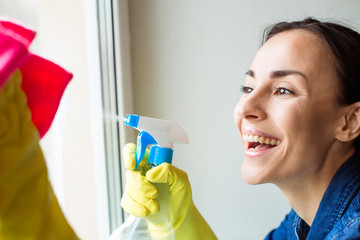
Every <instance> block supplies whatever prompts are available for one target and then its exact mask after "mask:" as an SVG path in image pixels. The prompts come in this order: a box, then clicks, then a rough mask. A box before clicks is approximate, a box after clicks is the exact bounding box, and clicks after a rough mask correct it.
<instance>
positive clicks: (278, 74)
mask: <svg viewBox="0 0 360 240" xmlns="http://www.w3.org/2000/svg"><path fill="white" fill-rule="evenodd" d="M294 74H295V75H300V76H301V77H303V78H304V79H305V80H307V77H306V76H305V74H303V73H302V72H299V71H296V70H274V71H271V72H270V75H269V77H270V78H281V77H285V76H288V75H294ZM245 75H247V76H249V77H252V78H255V72H254V71H253V70H251V69H249V70H248V71H247V72H246V73H245Z"/></svg>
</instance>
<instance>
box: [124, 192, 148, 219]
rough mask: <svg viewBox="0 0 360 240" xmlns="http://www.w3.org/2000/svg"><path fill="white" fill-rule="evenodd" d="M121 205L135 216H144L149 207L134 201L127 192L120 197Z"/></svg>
mask: <svg viewBox="0 0 360 240" xmlns="http://www.w3.org/2000/svg"><path fill="white" fill-rule="evenodd" d="M121 207H122V208H123V209H124V210H125V211H126V212H128V213H129V214H131V215H133V216H135V217H146V216H148V215H149V213H150V211H149V209H147V208H146V207H144V206H143V205H141V204H139V203H138V202H136V201H135V200H134V199H132V198H131V197H130V196H129V195H128V194H127V193H125V194H124V196H123V197H122V199H121Z"/></svg>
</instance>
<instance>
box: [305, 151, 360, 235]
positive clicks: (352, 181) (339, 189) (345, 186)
mask: <svg viewBox="0 0 360 240" xmlns="http://www.w3.org/2000/svg"><path fill="white" fill-rule="evenodd" d="M359 185H360V159H359V156H358V154H355V155H353V156H352V157H350V158H349V159H348V160H347V161H346V162H345V163H344V164H343V165H342V166H341V167H340V168H339V169H338V171H337V172H336V174H335V176H334V178H333V179H332V181H331V182H330V184H329V187H328V188H327V190H326V192H325V194H324V196H323V198H322V200H321V202H320V206H319V209H318V211H317V213H316V215H315V219H314V221H313V224H312V226H311V228H310V231H309V234H308V239H324V238H325V236H326V235H327V234H328V233H329V232H330V231H331V230H332V229H333V227H334V226H335V224H336V223H337V222H338V221H339V220H340V218H341V217H342V216H343V214H344V213H345V212H346V210H347V208H348V206H349V204H350V203H351V200H352V199H353V198H354V197H355V196H356V194H357V192H358V190H359ZM319 230H321V231H319Z"/></svg>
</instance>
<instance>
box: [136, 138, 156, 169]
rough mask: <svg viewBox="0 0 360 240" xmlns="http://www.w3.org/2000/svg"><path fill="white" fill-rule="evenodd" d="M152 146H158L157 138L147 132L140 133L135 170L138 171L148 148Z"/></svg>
mask: <svg viewBox="0 0 360 240" xmlns="http://www.w3.org/2000/svg"><path fill="white" fill-rule="evenodd" d="M151 144H157V141H156V140H155V138H154V137H153V136H151V135H150V134H149V133H147V132H145V131H142V132H140V133H139V135H138V138H137V148H136V166H135V169H137V167H138V166H139V164H140V162H141V161H142V159H143V158H144V155H145V151H146V148H147V146H148V145H151Z"/></svg>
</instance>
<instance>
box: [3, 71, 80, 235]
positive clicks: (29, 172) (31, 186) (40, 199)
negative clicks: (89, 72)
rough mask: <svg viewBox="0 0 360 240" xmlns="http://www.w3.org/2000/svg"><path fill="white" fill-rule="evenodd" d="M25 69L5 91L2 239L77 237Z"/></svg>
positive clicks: (15, 76)
mask: <svg viewBox="0 0 360 240" xmlns="http://www.w3.org/2000/svg"><path fill="white" fill-rule="evenodd" d="M20 85H21V73H20V71H15V72H14V73H13V74H12V75H11V76H10V78H9V79H8V81H7V82H6V83H5V85H4V86H3V87H2V88H1V89H0V239H2V240H22V239H26V240H34V239H41V240H47V239H54V240H55V239H59V240H60V239H61V240H65V239H66V240H67V239H78V238H77V237H76V235H75V233H74V231H73V230H72V229H71V227H70V226H69V224H68V222H67V221H66V219H65V217H64V215H63V213H62V211H61V209H60V207H59V204H58V202H57V199H56V196H55V194H54V192H53V190H52V187H51V185H50V183H49V181H48V175H47V168H46V164H45V161H44V157H43V154H42V151H41V148H40V146H39V134H38V132H37V129H36V128H35V126H34V125H33V123H32V121H31V113H30V110H29V109H28V107H27V103H26V96H25V94H24V93H23V92H22V90H21V88H20Z"/></svg>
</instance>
